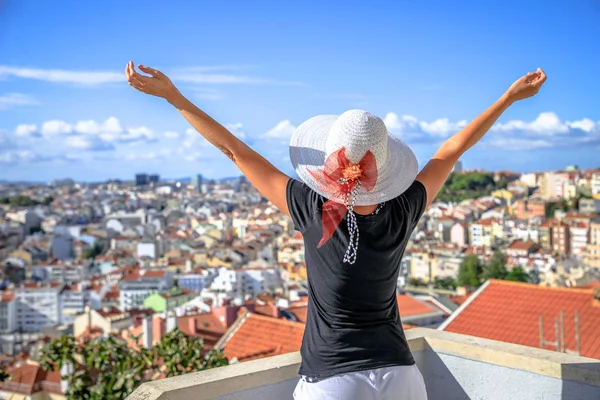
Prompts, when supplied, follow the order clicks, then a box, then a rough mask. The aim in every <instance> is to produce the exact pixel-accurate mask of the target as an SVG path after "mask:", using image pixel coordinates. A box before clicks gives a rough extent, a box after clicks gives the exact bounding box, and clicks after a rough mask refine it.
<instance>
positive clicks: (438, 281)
mask: <svg viewBox="0 0 600 400" xmlns="http://www.w3.org/2000/svg"><path fill="white" fill-rule="evenodd" d="M433 282H434V283H433V286H435V287H436V288H438V289H446V290H454V289H456V281H455V280H454V279H452V278H450V277H446V278H439V277H436V278H435V279H434V281H433Z"/></svg>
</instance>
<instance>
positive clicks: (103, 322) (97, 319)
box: [73, 307, 133, 337]
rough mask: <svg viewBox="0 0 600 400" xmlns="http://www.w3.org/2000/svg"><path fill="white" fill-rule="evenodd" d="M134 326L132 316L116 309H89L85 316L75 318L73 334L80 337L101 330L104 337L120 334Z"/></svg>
mask: <svg viewBox="0 0 600 400" xmlns="http://www.w3.org/2000/svg"><path fill="white" fill-rule="evenodd" d="M132 324H133V319H132V318H131V314H130V313H128V312H123V311H121V310H119V309H118V308H116V307H107V308H102V309H99V310H92V309H91V308H90V307H87V308H86V310H85V311H84V313H83V314H80V315H78V316H77V317H76V318H75V322H74V324H73V334H74V335H75V337H78V336H80V335H82V334H84V333H85V332H86V331H89V330H90V329H93V328H99V329H100V330H101V331H102V334H103V335H109V334H111V333H119V332H121V331H122V330H124V329H127V328H129V327H130V326H131V325H132Z"/></svg>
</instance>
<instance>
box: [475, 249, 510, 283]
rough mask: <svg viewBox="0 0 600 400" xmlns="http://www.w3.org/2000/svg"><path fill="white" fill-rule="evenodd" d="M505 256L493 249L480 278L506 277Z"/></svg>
mask: <svg viewBox="0 0 600 400" xmlns="http://www.w3.org/2000/svg"><path fill="white" fill-rule="evenodd" d="M507 273H508V271H507V270H506V257H505V256H504V254H503V253H502V252H499V251H495V252H494V254H493V255H492V258H491V259H490V262H489V263H488V264H487V265H486V266H485V267H484V268H483V271H482V274H481V277H482V280H488V279H504V278H506V274H507Z"/></svg>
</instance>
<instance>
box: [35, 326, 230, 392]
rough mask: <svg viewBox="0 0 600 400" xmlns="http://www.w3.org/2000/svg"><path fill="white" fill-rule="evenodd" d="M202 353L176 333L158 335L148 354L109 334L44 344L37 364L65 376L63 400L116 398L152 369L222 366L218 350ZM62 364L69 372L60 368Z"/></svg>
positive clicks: (171, 371)
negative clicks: (65, 387) (105, 336)
mask: <svg viewBox="0 0 600 400" xmlns="http://www.w3.org/2000/svg"><path fill="white" fill-rule="evenodd" d="M132 339H134V340H136V341H137V340H138V339H139V338H134V337H132ZM203 350H204V344H203V341H202V339H200V338H196V337H190V336H187V335H185V334H184V333H183V332H182V331H180V330H179V329H175V330H173V331H171V332H169V333H167V334H166V335H164V336H163V337H162V338H161V340H160V342H159V343H157V344H156V345H155V347H153V348H152V349H151V350H149V349H146V348H144V347H140V348H133V347H130V346H128V344H127V342H126V341H125V340H123V339H120V338H116V337H113V336H111V337H108V338H103V339H96V340H92V341H88V342H84V343H78V342H77V341H76V340H75V338H74V337H73V336H72V335H65V336H62V337H60V338H58V339H54V340H52V341H51V342H49V343H47V344H46V345H45V346H44V348H43V349H42V351H41V354H40V364H41V366H42V368H44V369H45V370H57V369H59V370H60V371H61V373H64V372H65V371H66V372H68V373H67V374H66V375H64V376H62V379H65V380H67V381H68V383H69V388H68V390H67V393H66V394H65V395H66V398H67V399H68V400H75V399H77V400H80V399H88V400H101V399H114V400H120V399H125V398H126V397H127V396H128V395H129V394H131V392H133V391H134V390H135V389H136V388H137V387H138V386H139V385H140V384H142V383H143V382H144V381H146V380H148V379H151V377H152V375H153V374H154V373H155V372H158V371H161V372H162V373H165V374H166V375H167V376H175V375H179V374H185V373H189V372H195V371H201V370H205V369H209V368H215V367H220V366H224V365H228V361H227V359H226V358H225V357H224V356H223V353H222V351H216V350H211V351H209V352H207V353H205V352H204V351H203ZM65 366H72V368H71V369H72V371H68V368H65V369H64V370H63V367H65Z"/></svg>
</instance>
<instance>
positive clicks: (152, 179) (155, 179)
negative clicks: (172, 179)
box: [148, 174, 160, 183]
mask: <svg viewBox="0 0 600 400" xmlns="http://www.w3.org/2000/svg"><path fill="white" fill-rule="evenodd" d="M159 181H160V175H158V174H152V175H148V183H158V182H159Z"/></svg>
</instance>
